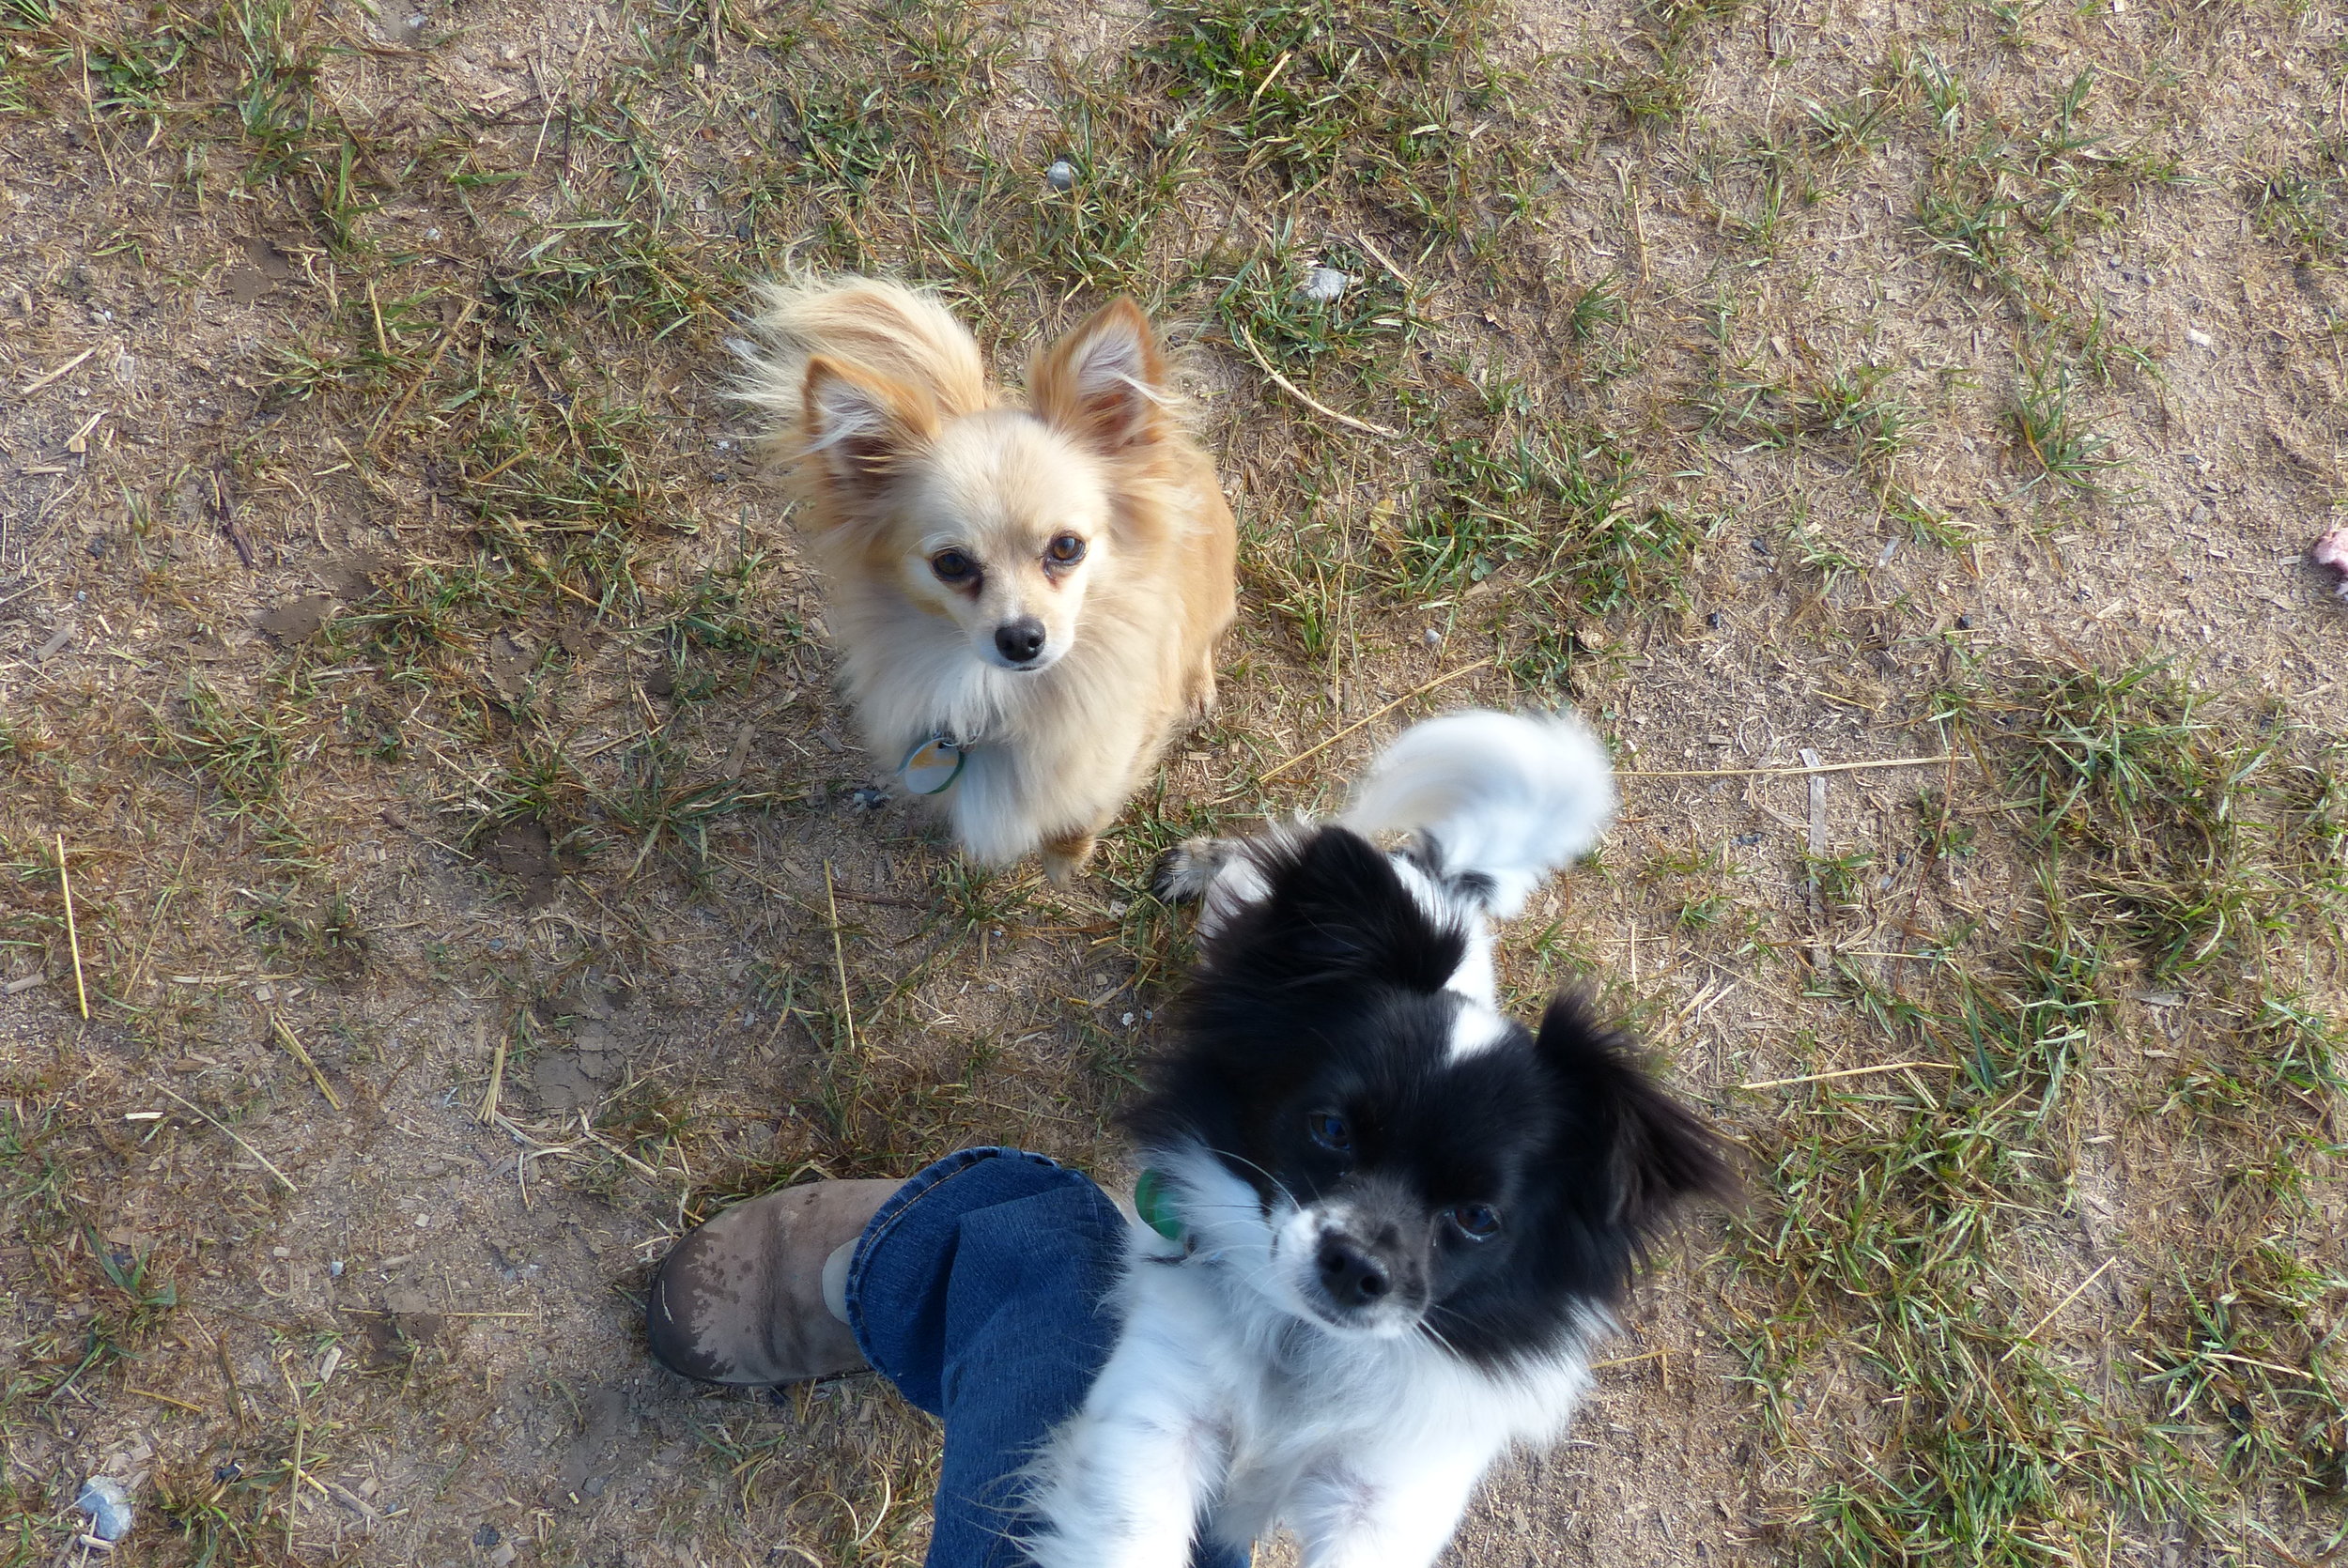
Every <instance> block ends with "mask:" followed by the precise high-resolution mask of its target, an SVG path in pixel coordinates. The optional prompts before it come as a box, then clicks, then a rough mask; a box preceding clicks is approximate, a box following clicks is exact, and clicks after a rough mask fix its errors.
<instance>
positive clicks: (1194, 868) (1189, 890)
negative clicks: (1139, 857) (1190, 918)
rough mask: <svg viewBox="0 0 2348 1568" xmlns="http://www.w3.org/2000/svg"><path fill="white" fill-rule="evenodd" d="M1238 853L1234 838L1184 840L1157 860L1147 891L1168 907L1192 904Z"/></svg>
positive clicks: (1237, 841)
mask: <svg viewBox="0 0 2348 1568" xmlns="http://www.w3.org/2000/svg"><path fill="white" fill-rule="evenodd" d="M1239 849H1240V840H1238V839H1237V838H1185V839H1183V840H1182V842H1181V843H1179V844H1177V845H1175V846H1174V847H1173V848H1172V849H1170V850H1168V851H1166V853H1164V854H1162V855H1160V856H1158V863H1157V865H1156V866H1154V867H1152V868H1151V871H1150V891H1151V892H1152V893H1155V894H1156V895H1157V896H1158V897H1159V898H1160V899H1164V900H1165V901H1166V902H1167V903H1169V904H1188V903H1196V902H1197V901H1198V900H1199V899H1203V898H1205V897H1206V896H1207V889H1208V888H1209V887H1211V886H1213V884H1214V879H1215V878H1216V877H1217V876H1218V875H1220V874H1221V872H1222V870H1223V868H1224V867H1226V866H1228V865H1229V864H1230V861H1231V857H1232V856H1233V855H1235V854H1237V853H1239Z"/></svg>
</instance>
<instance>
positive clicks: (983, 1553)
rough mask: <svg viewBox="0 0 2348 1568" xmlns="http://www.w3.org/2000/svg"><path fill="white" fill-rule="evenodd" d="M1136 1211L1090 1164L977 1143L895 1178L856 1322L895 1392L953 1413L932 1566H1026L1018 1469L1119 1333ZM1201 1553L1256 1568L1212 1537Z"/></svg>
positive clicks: (1201, 1566)
mask: <svg viewBox="0 0 2348 1568" xmlns="http://www.w3.org/2000/svg"><path fill="white" fill-rule="evenodd" d="M1125 1223H1126V1222H1125V1219H1124V1216H1123V1215H1122V1214H1120V1213H1119V1211H1118V1208H1117V1206H1116V1205H1115V1204H1113V1203H1111V1202H1110V1201H1109V1199H1108V1197H1107V1196H1106V1195H1105V1194H1104V1193H1103V1192H1102V1191H1101V1190H1100V1189H1099V1188H1098V1187H1095V1186H1094V1185H1093V1184H1092V1182H1091V1181H1090V1180H1089V1179H1088V1178H1087V1177H1086V1176H1082V1175H1081V1174H1079V1173H1077V1172H1075V1171H1072V1170H1069V1169H1068V1168H1066V1167H1065V1166H1062V1165H1060V1164H1058V1163H1057V1162H1055V1161H1050V1160H1047V1159H1045V1158H1044V1157H1043V1156H1042V1155H1040V1154H1027V1153H1023V1152H1021V1151H1020V1150H1017V1149H1003V1148H976V1149H964V1150H963V1151H962V1152H961V1153H959V1154H953V1155H949V1156H948V1157H947V1158H946V1159H944V1160H941V1161H938V1162H937V1163H936V1164H935V1165H932V1166H930V1167H929V1168H928V1169H927V1170H925V1171H923V1172H921V1173H920V1174H919V1176H915V1177H914V1178H913V1179H912V1180H911V1181H908V1182H906V1183H905V1184H904V1187H902V1188H900V1189H899V1190H898V1191H896V1193H894V1194H893V1195H892V1196H891V1197H890V1198H889V1200H888V1203H886V1204H884V1205H882V1206H881V1209H880V1212H879V1213H877V1214H875V1215H873V1222H872V1223H871V1224H870V1225H868V1226H866V1227H865V1231H864V1236H863V1238H862V1239H861V1240H860V1241H858V1242H857V1250H856V1258H855V1262H854V1265H853V1266H852V1267H851V1268H850V1269H849V1271H848V1322H849V1324H850V1326H851V1327H852V1328H853V1329H854V1330H856V1338H857V1345H860V1346H861V1347H862V1348H863V1350H864V1354H865V1356H866V1358H867V1359H868V1360H871V1361H872V1363H873V1366H875V1367H877V1368H878V1369H879V1370H880V1371H881V1373H882V1374H883V1375H885V1376H887V1377H888V1380H889V1381H890V1382H892V1383H894V1384H895V1385H896V1386H897V1391H898V1392H899V1393H902V1394H904V1396H905V1398H906V1399H908V1400H910V1401H911V1402H912V1403H914V1404H915V1405H918V1406H919V1407H921V1408H922V1409H924V1410H927V1411H929V1412H930V1414H932V1415H934V1416H936V1417H939V1418H940V1419H941V1420H943V1421H944V1422H945V1423H946V1455H945V1463H944V1465H943V1467H942V1468H941V1469H940V1472H939V1475H938V1480H937V1508H936V1524H935V1527H934V1528H933V1530H932V1532H931V1537H930V1553H929V1558H928V1568H1022V1565H1025V1564H1027V1562H1028V1558H1027V1553H1026V1551H1025V1550H1023V1549H1022V1548H1021V1546H1020V1545H1019V1539H1020V1537H1021V1536H1023V1535H1024V1534H1025V1533H1026V1531H1027V1521H1026V1520H1024V1519H1023V1518H1022V1517H1021V1515H1020V1513H1019V1510H1018V1506H1017V1505H1018V1502H1019V1490H1018V1486H1019V1473H1020V1470H1021V1468H1022V1467H1024V1466H1025V1465H1026V1464H1027V1462H1028V1461H1029V1460H1030V1459H1031V1458H1033V1457H1034V1455H1035V1454H1036V1453H1037V1452H1038V1451H1039V1450H1040V1449H1041V1448H1042V1447H1043V1440H1044V1439H1045V1438H1046V1437H1049V1436H1050V1435H1051V1433H1052V1430H1053V1428H1055V1427H1056V1426H1058V1424H1059V1423H1060V1422H1062V1421H1064V1420H1066V1419H1067V1418H1068V1417H1069V1416H1070V1415H1072V1414H1074V1412H1075V1410H1076V1408H1077V1407H1079V1406H1081V1405H1082V1404H1083V1403H1084V1397H1085V1393H1086V1391H1087V1390H1089V1388H1091V1386H1092V1379H1093V1378H1094V1376H1097V1375H1098V1374H1099V1372H1100V1370H1101V1366H1102V1363H1103V1362H1104V1361H1106V1360H1108V1354H1109V1351H1110V1349H1111V1347H1112V1346H1113V1345H1115V1344H1116V1339H1117V1320H1116V1318H1115V1316H1114V1314H1112V1313H1111V1312H1110V1310H1109V1309H1108V1307H1107V1304H1106V1297H1107V1294H1108V1291H1109V1287H1110V1286H1111V1285H1112V1284H1114V1283H1115V1282H1116V1279H1117V1270H1118V1267H1119V1264H1120V1260H1121V1258H1122V1256H1123V1252H1124V1234H1125ZM1191 1561H1192V1565H1193V1568H1247V1562H1248V1555H1247V1554H1245V1553H1233V1552H1229V1551H1226V1550H1224V1549H1222V1548H1219V1547H1213V1546H1209V1545H1200V1546H1198V1547H1197V1549H1196V1550H1195V1552H1194V1553H1193V1556H1192V1559H1191Z"/></svg>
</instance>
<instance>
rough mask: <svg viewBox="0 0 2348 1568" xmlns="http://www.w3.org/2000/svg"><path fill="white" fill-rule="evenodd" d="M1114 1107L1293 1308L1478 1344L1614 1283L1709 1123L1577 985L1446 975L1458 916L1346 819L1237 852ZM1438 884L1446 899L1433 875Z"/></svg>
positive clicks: (1554, 1314) (1528, 1339)
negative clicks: (1169, 1019) (1240, 875)
mask: <svg viewBox="0 0 2348 1568" xmlns="http://www.w3.org/2000/svg"><path fill="white" fill-rule="evenodd" d="M1253 853H1255V855H1256V858H1257V863H1258V866H1259V868H1260V869H1261V870H1262V872H1263V875H1264V879H1265V883H1266V885H1267V887H1268V888H1269V892H1268V894H1267V895H1266V897H1264V898H1263V899H1260V900H1259V901H1258V902H1256V903H1254V904H1252V905H1250V906H1249V907H1247V908H1246V909H1245V910H1244V911H1242V912H1240V913H1239V914H1237V915H1235V916H1234V917H1233V918H1232V919H1230V920H1229V921H1228V922H1227V923H1226V924H1225V925H1224V926H1223V927H1222V928H1221V929H1220V930H1216V931H1215V932H1214V934H1213V936H1212V937H1211V938H1210V939H1209V941H1208V946H1207V951H1206V952H1205V954H1204V956H1203V960H1202V962H1201V964H1200V968H1199V972H1198V975H1197V979H1196V982H1195V985H1194V989H1193V991H1192V993H1191V995H1190V997H1189V999H1188V1001H1187V1004H1186V1005H1185V1007H1184V1008H1183V1011H1182V1043H1181V1044H1180V1046H1179V1047H1178V1048H1177V1049H1176V1051H1175V1052H1174V1053H1173V1054H1172V1055H1171V1056H1170V1057H1169V1058H1168V1059H1167V1060H1166V1062H1164V1063H1163V1064H1162V1065H1161V1067H1160V1069H1159V1073H1158V1080H1157V1083H1156V1085H1155V1087H1154V1090H1153V1092H1152V1093H1151V1095H1150V1097H1149V1098H1148V1099H1145V1100H1144V1101H1143V1102H1142V1103H1141V1104H1140V1105H1138V1106H1137V1107H1136V1108H1135V1110H1134V1112H1133V1113H1132V1115H1131V1117H1130V1121H1131V1124H1132V1126H1133V1129H1134V1131H1135V1134H1136V1136H1137V1137H1138V1139H1139V1141H1140V1142H1141V1144H1142V1145H1143V1146H1144V1148H1145V1149H1146V1150H1148V1151H1149V1153H1150V1154H1151V1157H1152V1159H1153V1160H1154V1161H1157V1162H1159V1163H1161V1164H1163V1165H1165V1166H1166V1167H1167V1168H1168V1169H1169V1171H1171V1172H1172V1173H1173V1175H1174V1176H1176V1178H1177V1184H1178V1186H1179V1188H1180V1189H1181V1191H1182V1193H1183V1201H1184V1203H1185V1205H1186V1206H1187V1207H1186V1208H1185V1211H1184V1218H1185V1220H1186V1222H1188V1223H1189V1224H1190V1225H1191V1227H1192V1228H1193V1230H1194V1231H1195V1232H1196V1233H1197V1235H1198V1236H1199V1237H1200V1238H1201V1239H1202V1240H1204V1241H1206V1242H1208V1243H1209V1244H1211V1245H1213V1247H1215V1248H1217V1249H1220V1250H1222V1251H1225V1252H1227V1253H1230V1254H1232V1257H1233V1262H1234V1265H1235V1268H1236V1270H1237V1272H1238V1273H1239V1274H1240V1275H1241V1276H1243V1277H1244V1278H1246V1279H1248V1280H1249V1281H1251V1282H1252V1283H1254V1284H1256V1285H1257V1286H1258V1287H1259V1288H1260V1289H1261V1290H1262V1291H1263V1292H1264V1293H1265V1294H1266V1295H1267V1296H1269V1297H1270V1298H1271V1299H1273V1300H1274V1302H1275V1303H1276V1304H1278V1305H1279V1306H1280V1307H1282V1308H1284V1309H1285V1310H1287V1311H1288V1312H1290V1313H1291V1314H1294V1315H1296V1316H1298V1317H1300V1318H1303V1319H1305V1320H1306V1321H1309V1322H1313V1323H1315V1324H1318V1325H1320V1326H1321V1327H1323V1328H1326V1329H1329V1330H1336V1331H1339V1332H1349V1333H1361V1334H1367V1335H1375V1336H1398V1335H1402V1334H1407V1333H1412V1332H1424V1333H1426V1334H1427V1335H1428V1336H1429V1338H1431V1339H1433V1340H1434V1341H1435V1342H1436V1343H1438V1344H1440V1345H1444V1347H1446V1348H1448V1349H1449V1350H1451V1351H1452V1352H1454V1353H1455V1354H1458V1355H1460V1356H1462V1357H1465V1358H1467V1359H1469V1360H1475V1361H1478V1362H1491V1361H1495V1360H1506V1359H1507V1358H1509V1357H1510V1356H1512V1355H1515V1354H1518V1353H1523V1352H1532V1351H1537V1350H1540V1349H1543V1348H1547V1347H1549V1346H1552V1345H1555V1344H1556V1343H1557V1342H1558V1341H1559V1339H1560V1336H1561V1335H1562V1334H1565V1333H1567V1332H1568V1331H1569V1330H1572V1329H1574V1328H1575V1327H1577V1326H1579V1325H1581V1324H1582V1323H1583V1322H1585V1321H1586V1320H1587V1319H1588V1317H1589V1314H1591V1313H1592V1311H1593V1309H1598V1308H1603V1307H1604V1306H1606V1305H1608V1304H1610V1303H1612V1302H1613V1301H1614V1299H1617V1298H1618V1297H1619V1296H1620V1295H1621V1294H1622V1292H1623V1290H1624V1289H1625V1288H1626V1286H1627V1285H1628V1284H1629V1283H1630V1276H1631V1272H1632V1269H1633V1268H1634V1266H1635V1265H1636V1263H1637V1260H1638V1258H1639V1256H1640V1255H1641V1253H1642V1252H1643V1250H1644V1248H1645V1245H1646V1244H1647V1242H1648V1241H1649V1240H1651V1239H1652V1238H1653V1237H1654V1236H1655V1235H1656V1234H1657V1232H1658V1231H1659V1230H1660V1229H1661V1226H1662V1225H1663V1223H1664V1222H1665V1221H1666V1219H1667V1217H1668V1215H1669V1213H1670V1211H1671V1209H1672V1208H1673V1207H1674V1206H1675V1205H1676V1203H1677V1202H1678V1201H1679V1200H1680V1199H1682V1198H1683V1197H1686V1196H1688V1195H1690V1194H1692V1193H1696V1192H1704V1191H1709V1192H1713V1193H1719V1194H1723V1195H1724V1194H1725V1193H1727V1192H1728V1191H1730V1189H1731V1188H1732V1186H1733V1183H1732V1180H1731V1177H1730V1175H1729V1169H1728V1165H1727V1162H1726V1161H1725V1159H1724V1157H1723V1151H1722V1145H1721V1144H1720V1142H1719V1140H1718V1139H1717V1138H1716V1137H1715V1136H1714V1135H1713V1134H1712V1133H1711V1132H1709V1131H1708V1130H1707V1129H1706V1128H1705V1126H1704V1124H1703V1123H1702V1122H1700V1121H1699V1120H1698V1119H1697V1118H1696V1116H1695V1115H1693V1114H1692V1113H1691V1112H1690V1111H1688V1110H1687V1109H1686V1108H1685V1107H1683V1106H1682V1105H1680V1104H1679V1103H1678V1102H1677V1101H1676V1100H1674V1099H1672V1098H1671V1097H1670V1096H1668V1095H1666V1094H1665V1093H1664V1092H1663V1091H1662V1089H1661V1088H1660V1087H1659V1086H1658V1085H1657V1084H1655V1083H1654V1082H1653V1081H1652V1080H1651V1079H1650V1078H1649V1077H1648V1076H1647V1075H1646V1073H1645V1071H1644V1070H1643V1068H1641V1066H1640V1065H1639V1063H1638V1061H1637V1060H1636V1059H1635V1058H1634V1057H1633V1055H1632V1054H1631V1053H1630V1051H1629V1050H1628V1048H1627V1047H1626V1045H1625V1044H1624V1043H1623V1042H1622V1041H1620V1040H1619V1039H1618V1038H1615V1037H1614V1036H1613V1035H1611V1034H1609V1033H1608V1032H1606V1031H1604V1030H1602V1029H1600V1028H1599V1027H1597V1026H1595V1025H1594V1024H1593V1023H1592V1022H1590V1021H1589V1019H1588V1018H1587V1017H1586V1016H1585V1015H1584V1014H1583V1012H1582V1011H1581V1009H1580V1008H1579V1007H1576V1006H1575V1005H1574V1004H1573V1003H1571V1002H1569V1001H1568V1000H1565V999H1563V998H1561V999H1559V1000H1557V1001H1555V1002H1553V1003H1552V1004H1551V1006H1550V1008H1549V1011H1548V1013H1547V1015H1546V1016H1545V1017H1544V1018H1543V1019H1542V1020H1541V1024H1540V1028H1539V1030H1538V1031H1537V1032H1535V1031H1532V1030H1528V1029H1525V1028H1524V1027H1523V1026H1522V1025H1520V1024H1517V1023H1514V1022H1509V1021H1507V1020H1506V1019H1503V1018H1500V1017H1499V1016H1497V1015H1495V1014H1493V1013H1491V1011H1490V1010H1489V1009H1488V1008H1486V1007H1483V1006H1482V1005H1481V1004H1480V1003H1477V1002H1475V1001H1473V1000H1472V999H1470V998H1469V997H1467V996H1465V995H1463V994H1461V993H1460V992H1454V991H1449V990H1446V989H1445V982H1446V981H1448V980H1449V979H1450V978H1451V977H1452V976H1453V974H1454V972H1455V971H1457V970H1458V969H1459V968H1460V964H1461V962H1462V961H1463V959H1464V958H1465V956H1466V953H1467V937H1466V935H1465V932H1464V930H1463V928H1462V927H1461V926H1460V925H1459V924H1452V923H1446V921H1444V919H1442V918H1439V917H1438V916H1436V915H1431V914H1429V909H1428V902H1427V901H1426V899H1427V895H1428V891H1429V889H1428V888H1426V887H1422V888H1421V889H1420V891H1419V893H1417V894H1414V893H1413V889H1412V887H1411V886H1409V885H1406V884H1405V882H1404V880H1403V875H1402V874H1401V873H1400V872H1398V870H1397V869H1396V868H1395V866H1394V865H1393V863H1392V862H1391V861H1390V860H1389V859H1388V858H1387V857H1386V856H1385V855H1384V854H1383V853H1380V852H1379V851H1378V850H1377V849H1376V848H1375V847H1374V846H1372V845H1371V844H1369V843H1368V842H1367V840H1365V839H1363V838H1360V837H1359V836H1357V835H1355V834H1352V833H1351V832H1348V831H1347V830H1345V829H1343V828H1335V827H1331V828H1322V829H1320V830H1319V831H1317V832H1314V833H1312V834H1310V835H1308V836H1303V837H1298V838H1290V839H1288V840H1286V841H1275V842H1273V843H1271V844H1268V845H1264V846H1259V848H1257V849H1256V850H1255V851H1254V852H1253ZM1431 885H1432V886H1433V887H1434V895H1435V897H1434V901H1437V902H1440V893H1441V890H1440V884H1431Z"/></svg>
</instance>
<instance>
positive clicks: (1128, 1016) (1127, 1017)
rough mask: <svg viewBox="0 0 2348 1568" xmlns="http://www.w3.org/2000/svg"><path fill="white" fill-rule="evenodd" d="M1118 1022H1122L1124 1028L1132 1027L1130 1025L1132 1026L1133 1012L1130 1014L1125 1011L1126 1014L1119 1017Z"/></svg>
mask: <svg viewBox="0 0 2348 1568" xmlns="http://www.w3.org/2000/svg"><path fill="white" fill-rule="evenodd" d="M1118 1022H1120V1023H1122V1024H1124V1026H1125V1027H1126V1028H1128V1029H1130V1028H1132V1027H1133V1026H1134V1015H1133V1014H1131V1013H1127V1014H1126V1015H1125V1016H1124V1017H1123V1018H1121V1019H1120V1020H1119V1021H1118Z"/></svg>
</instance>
